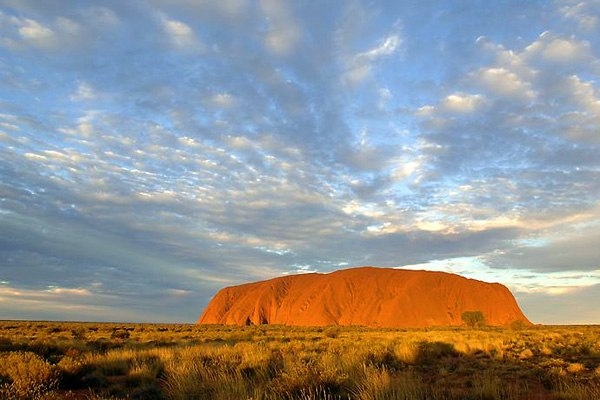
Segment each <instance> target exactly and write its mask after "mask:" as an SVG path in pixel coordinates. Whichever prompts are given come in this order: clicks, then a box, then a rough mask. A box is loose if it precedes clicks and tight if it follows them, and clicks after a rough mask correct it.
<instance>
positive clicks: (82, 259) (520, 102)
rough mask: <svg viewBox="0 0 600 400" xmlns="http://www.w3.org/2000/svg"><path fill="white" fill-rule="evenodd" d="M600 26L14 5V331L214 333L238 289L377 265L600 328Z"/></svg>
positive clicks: (8, 105)
mask: <svg viewBox="0 0 600 400" xmlns="http://www.w3.org/2000/svg"><path fill="white" fill-rule="evenodd" d="M397 3H399V4H397ZM599 17H600V7H598V4H597V2H593V1H578V2H572V1H558V2H554V3H546V2H527V3H526V4H523V2H517V1H508V2H501V3H499V4H491V5H486V6H485V7H481V8H480V7H475V6H472V7H458V6H457V5H456V4H448V3H447V2H416V1H414V2H413V1H408V2H384V1H381V2H375V3H372V2H369V3H367V2H361V1H353V2H342V1H339V2H338V1H335V2H332V3H329V4H328V5H327V7H324V6H322V5H320V4H319V3H318V2H315V3H311V4H307V3H298V2H291V1H290V2H288V1H260V2H258V3H254V2H248V1H244V0H226V1H218V2H217V1H214V2H213V1H206V2H194V1H187V0H178V1H163V0H152V1H132V2H124V3H123V2H99V1H98V2H97V1H91V0H90V1H86V2H81V3H78V4H77V5H73V4H67V3H66V2H60V1H56V2H49V3H40V2H37V1H29V0H20V1H13V0H4V1H0V106H1V107H0V152H1V153H0V154H1V156H2V157H1V158H0V176H1V180H0V318H36V319H44V318H50V319H92V320H144V321H185V322H191V321H194V320H195V318H196V317H197V316H198V314H199V313H200V311H201V309H202V307H203V306H204V305H206V303H207V302H208V300H209V299H210V297H211V296H212V295H213V294H214V293H215V292H216V290H218V289H219V288H220V287H222V286H225V285H231V284H237V283H241V282H244V281H248V280H256V279H264V278H270V277H275V276H279V275H282V274H290V273H298V272H307V271H321V272H326V271H331V270H334V269H337V268H342V267H347V266H355V265H364V264H371V265H380V266H395V267H405V266H411V267H414V268H425V269H435V270H444V271H450V272H456V273H461V274H463V275H466V276H470V277H474V278H478V279H485V280H492V281H500V282H503V283H506V284H507V285H508V286H509V287H510V288H511V289H512V290H513V291H514V292H515V294H516V295H517V298H518V300H519V301H520V302H521V305H522V306H523V308H524V311H525V312H526V314H528V315H529V317H530V318H531V319H532V320H533V321H535V322H553V323H561V322H578V323H586V322H587V323H589V322H598V321H599V320H600V314H598V313H599V311H598V310H593V309H591V308H590V307H589V305H590V304H596V303H598V301H600V297H599V296H600V294H598V293H599V292H600V291H598V290H597V288H598V285H600V265H599V264H598V261H597V260H599V259H600V254H599V253H598V248H597V247H598V246H596V245H595V243H597V241H598V238H599V236H600V204H599V203H598V198H599V195H600V158H598V156H597V155H598V154H599V150H600V135H599V134H598V126H599V125H600V89H599V88H598V83H597V82H598V77H599V75H600V41H599V40H598V39H597V38H598V37H600V35H599V33H600V32H599V31H600V20H599ZM508 27H510V29H509V28H508ZM573 310H582V311H580V312H579V313H576V312H574V311H573Z"/></svg>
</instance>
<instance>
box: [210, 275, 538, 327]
mask: <svg viewBox="0 0 600 400" xmlns="http://www.w3.org/2000/svg"><path fill="white" fill-rule="evenodd" d="M467 311H475V312H480V313H482V314H483V317H484V319H485V324H486V325H492V326H506V325H510V324H512V323H514V322H519V323H521V324H526V325H530V324H531V322H529V320H528V319H527V317H525V315H524V314H523V312H522V311H521V309H520V308H519V305H518V304H517V301H516V300H515V298H514V296H513V295H512V293H511V292H510V291H509V290H508V288H506V286H504V285H502V284H499V283H487V282H482V281H479V280H475V279H468V278H465V277H462V276H460V275H456V274H451V273H446V272H437V271H416V270H406V269H395V268H376V267H359V268H349V269H343V270H339V271H335V272H331V273H326V274H322V273H310V274H299V275H287V276H282V277H278V278H274V279H270V280H265V281H260V282H253V283H247V284H243V285H239V286H231V287H226V288H223V289H221V290H220V291H219V292H218V293H217V294H216V295H215V297H214V298H213V299H212V300H211V301H210V303H209V304H208V306H207V307H206V309H205V310H204V312H203V313H202V315H201V316H200V318H199V319H198V323H199V324H226V325H261V324H281V325H292V326H327V325H342V326H347V325H358V326H368V327H390V328H423V327H433V326H460V325H464V324H465V323H464V321H463V318H462V316H463V313H464V312H467Z"/></svg>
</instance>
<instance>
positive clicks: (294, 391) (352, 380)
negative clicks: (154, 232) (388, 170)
mask: <svg viewBox="0 0 600 400" xmlns="http://www.w3.org/2000/svg"><path fill="white" fill-rule="evenodd" d="M0 398H2V399H92V400H97V399H449V400H454V399H456V400H458V399H482V400H483V399H485V400H487V399H491V400H494V399H600V326H569V327H566V326H535V327H522V326H521V327H519V326H514V327H513V328H512V329H508V328H507V329H501V328H486V327H483V328H480V329H471V328H466V327H465V328H462V327H461V328H439V329H427V330H425V329H420V330H408V329H403V330H398V329H374V328H373V329H372V328H369V329H367V328H360V327H343V328H342V327H324V328H299V327H293V328H292V327H285V326H274V325H262V326H246V327H238V326H219V325H172V324H169V325H160V324H123V323H119V324H108V323H62V322H35V321H34V322H29V321H23V322H21V321H2V322H0Z"/></svg>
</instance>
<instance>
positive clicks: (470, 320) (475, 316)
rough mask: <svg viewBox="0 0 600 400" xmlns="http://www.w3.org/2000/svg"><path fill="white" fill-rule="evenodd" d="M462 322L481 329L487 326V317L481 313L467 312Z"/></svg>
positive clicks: (463, 315)
mask: <svg viewBox="0 0 600 400" xmlns="http://www.w3.org/2000/svg"><path fill="white" fill-rule="evenodd" d="M461 319H462V321H463V322H464V323H465V324H467V326H468V327H470V328H474V327H481V326H483V325H484V324H485V317H484V316H483V313H482V312H481V311H465V312H463V313H462V314H461Z"/></svg>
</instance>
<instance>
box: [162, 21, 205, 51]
mask: <svg viewBox="0 0 600 400" xmlns="http://www.w3.org/2000/svg"><path fill="white" fill-rule="evenodd" d="M161 25H162V28H163V30H164V33H165V34H166V36H167V38H168V41H169V42H170V43H171V45H172V46H173V47H174V48H176V49H179V50H185V51H194V50H202V49H203V46H202V44H201V43H200V41H199V40H198V38H197V37H196V35H195V34H194V31H193V30H192V28H190V26H189V25H187V24H186V23H184V22H182V21H178V20H175V19H170V18H168V17H167V16H163V17H162V18H161Z"/></svg>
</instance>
